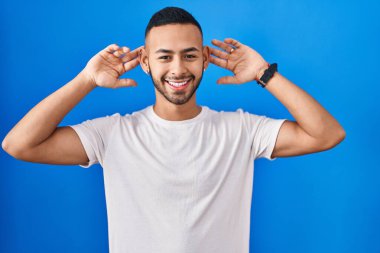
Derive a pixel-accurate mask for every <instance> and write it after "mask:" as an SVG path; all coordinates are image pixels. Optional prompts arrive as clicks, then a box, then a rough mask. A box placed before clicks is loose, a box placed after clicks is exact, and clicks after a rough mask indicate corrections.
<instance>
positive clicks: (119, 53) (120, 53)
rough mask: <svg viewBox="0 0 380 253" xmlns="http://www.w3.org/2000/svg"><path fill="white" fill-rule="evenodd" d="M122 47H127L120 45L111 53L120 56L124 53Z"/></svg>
mask: <svg viewBox="0 0 380 253" xmlns="http://www.w3.org/2000/svg"><path fill="white" fill-rule="evenodd" d="M124 48H127V47H120V48H119V49H117V50H116V51H115V52H113V55H115V56H116V57H119V58H120V57H121V56H122V55H123V54H124V50H125V49H124ZM127 49H128V50H129V48H127ZM128 50H127V51H128Z"/></svg>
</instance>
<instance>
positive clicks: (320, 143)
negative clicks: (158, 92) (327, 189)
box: [210, 38, 346, 158]
mask: <svg viewBox="0 0 380 253" xmlns="http://www.w3.org/2000/svg"><path fill="white" fill-rule="evenodd" d="M212 43H213V44H214V45H216V46H218V47H220V48H221V49H223V50H224V51H221V50H219V49H215V48H211V54H212V55H213V56H212V57H211V58H210V62H211V63H213V64H215V65H217V66H220V67H222V68H225V69H228V70H230V71H232V72H233V73H234V75H233V76H225V77H222V78H220V79H219V80H218V83H219V84H242V83H246V82H250V81H254V80H256V81H257V80H259V79H260V77H261V76H262V75H263V73H264V71H265V69H267V68H268V63H267V62H266V61H265V60H264V58H263V57H262V56H261V55H260V54H259V53H258V52H256V51H255V50H254V49H252V48H250V47H248V46H246V45H244V44H242V43H240V42H239V41H237V40H235V39H232V38H227V39H225V40H224V42H223V41H219V40H213V41H212ZM215 56H216V57H215ZM265 88H266V89H267V90H268V91H269V92H270V93H271V94H272V95H274V96H275V97H276V98H277V99H278V100H279V101H280V102H281V103H282V104H283V105H284V106H285V107H286V108H287V109H288V111H289V112H290V113H291V114H292V116H293V117H294V118H295V120H296V121H290V120H286V121H285V122H284V123H283V125H282V126H281V128H280V131H279V134H278V136H277V140H276V144H275V147H274V150H273V152H272V156H271V157H272V158H274V157H287V156H296V155H303V154H309V153H315V152H320V151H324V150H327V149H331V148H333V147H334V146H336V145H337V144H339V143H340V142H341V141H342V140H343V139H344V138H345V135H346V133H345V131H344V129H343V127H342V126H341V125H340V124H339V122H338V121H337V120H336V119H335V118H334V117H333V116H332V115H331V114H330V113H329V112H328V111H327V110H326V109H324V108H323V107H322V105H320V104H319V103H318V102H317V101H316V100H315V99H314V98H313V97H312V96H311V95H309V94H308V93H306V92H305V91H304V90H302V89H301V88H299V87H298V86H296V85H295V84H294V83H292V82H291V81H289V80H288V79H286V78H285V77H284V76H282V75H281V74H279V73H278V72H276V73H275V74H274V76H273V77H272V79H270V80H269V82H268V83H267V85H266V86H265Z"/></svg>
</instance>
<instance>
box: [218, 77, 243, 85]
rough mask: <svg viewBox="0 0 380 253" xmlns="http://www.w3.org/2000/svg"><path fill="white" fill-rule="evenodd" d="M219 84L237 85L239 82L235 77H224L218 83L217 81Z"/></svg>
mask: <svg viewBox="0 0 380 253" xmlns="http://www.w3.org/2000/svg"><path fill="white" fill-rule="evenodd" d="M216 83H217V84H228V83H231V84H237V83H238V80H237V79H236V77H235V76H223V77H222V78H219V79H218V81H216Z"/></svg>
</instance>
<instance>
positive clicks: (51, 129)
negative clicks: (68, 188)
mask: <svg viewBox="0 0 380 253" xmlns="http://www.w3.org/2000/svg"><path fill="white" fill-rule="evenodd" d="M140 48H141V47H139V48H137V49H135V50H133V51H131V52H130V50H129V48H127V47H119V46H118V45H116V44H112V45H109V46H108V47H106V48H105V49H103V50H102V51H100V52H99V53H98V54H96V55H95V56H94V57H92V58H91V59H90V61H89V62H88V63H87V65H86V67H85V68H84V69H83V70H82V71H81V72H80V73H79V74H78V75H77V76H76V77H75V78H74V79H73V80H71V81H70V82H69V83H67V84H66V85H64V86H63V87H61V88H60V89H58V90H57V91H55V92H54V93H52V94H51V95H49V96H48V97H46V98H45V99H44V100H42V101H41V102H40V103H38V104H37V105H36V106H35V107H33V108H32V109H31V110H30V111H29V112H28V113H27V114H26V115H25V116H24V117H23V118H22V119H21V120H20V121H19V122H18V123H17V124H16V125H15V126H14V127H13V128H12V130H11V131H10V132H9V133H8V134H7V136H6V137H5V138H4V140H3V142H2V148H3V149H4V150H5V151H6V152H7V153H8V154H10V155H11V156H13V157H15V158H17V159H20V160H24V161H29V162H36V163H48V164H85V163H87V162H88V157H87V155H86V152H85V150H84V148H83V146H82V143H81V141H80V139H79V137H78V135H77V134H76V132H75V131H74V130H73V129H72V128H71V127H67V126H64V127H58V124H59V123H60V122H61V121H62V119H63V118H64V117H65V116H66V115H67V114H68V113H69V112H70V111H71V110H72V109H73V108H74V107H75V106H76V105H77V104H78V103H79V102H80V101H81V100H82V99H83V98H84V97H85V96H86V95H87V94H88V93H90V92H91V91H92V90H93V89H94V88H96V87H97V86H101V87H108V88H118V87H127V86H136V85H137V83H136V82H135V81H134V80H132V79H120V78H119V77H120V76H121V75H123V74H124V73H125V72H127V71H129V70H130V69H133V68H134V67H136V66H137V65H138V64H139V60H138V57H137V54H138V53H139V50H140Z"/></svg>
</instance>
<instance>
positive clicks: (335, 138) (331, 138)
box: [324, 128, 346, 150]
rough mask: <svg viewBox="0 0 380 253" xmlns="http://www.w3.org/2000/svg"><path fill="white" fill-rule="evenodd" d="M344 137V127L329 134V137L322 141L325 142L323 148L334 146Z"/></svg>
mask: <svg viewBox="0 0 380 253" xmlns="http://www.w3.org/2000/svg"><path fill="white" fill-rule="evenodd" d="M345 138H346V131H344V129H343V128H342V129H340V130H339V131H338V132H337V133H335V134H333V135H330V136H329V138H328V139H327V140H326V141H325V142H324V143H325V148H324V150H327V149H332V148H334V147H335V146H337V145H338V144H339V143H341V142H342V141H343V140H344V139H345Z"/></svg>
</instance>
